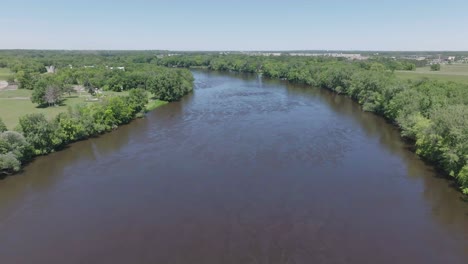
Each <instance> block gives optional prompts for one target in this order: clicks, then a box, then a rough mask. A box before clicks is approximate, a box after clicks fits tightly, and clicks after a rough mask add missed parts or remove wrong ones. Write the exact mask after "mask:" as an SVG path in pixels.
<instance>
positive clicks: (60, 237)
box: [0, 71, 468, 263]
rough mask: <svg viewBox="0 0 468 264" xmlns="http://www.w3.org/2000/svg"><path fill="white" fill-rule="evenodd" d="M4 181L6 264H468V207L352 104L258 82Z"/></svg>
mask: <svg viewBox="0 0 468 264" xmlns="http://www.w3.org/2000/svg"><path fill="white" fill-rule="evenodd" d="M194 74H195V77H196V81H195V82H196V89H195V92H194V93H193V94H192V95H189V96H187V97H185V98H184V99H183V100H182V101H181V102H178V103H171V104H168V105H165V106H163V107H161V108H159V109H157V110H156V111H153V112H151V113H148V115H147V117H146V118H145V119H139V120H135V121H134V122H132V123H131V124H129V125H126V126H122V127H120V128H119V129H118V130H116V131H113V132H112V133H108V134H105V135H102V136H100V137H98V138H93V139H90V140H86V141H82V142H78V143H75V144H73V145H72V146H70V148H68V149H66V150H64V151H61V152H58V153H54V154H52V155H49V156H46V157H40V158H37V159H36V160H35V161H34V162H32V163H31V164H30V165H29V166H27V167H26V169H25V171H24V172H23V173H21V174H19V175H16V176H13V177H9V178H6V179H4V180H2V181H0V190H1V191H0V261H1V263H465V260H466V258H467V257H468V224H467V223H468V206H467V204H466V203H465V202H463V201H461V199H460V194H459V193H458V192H457V191H456V190H455V189H454V188H451V187H450V186H449V185H450V182H449V181H447V180H446V179H444V178H442V177H438V176H437V174H436V172H434V171H433V169H432V168H431V167H429V166H426V165H425V164H424V163H423V162H422V161H420V160H419V159H418V158H417V157H416V156H415V155H414V153H412V152H411V151H409V146H407V145H406V144H405V143H404V142H403V141H402V140H401V139H400V136H399V132H398V130H397V129H395V128H394V127H392V126H391V125H389V124H387V123H386V122H385V120H383V119H382V118H379V117H376V116H375V115H372V114H370V113H366V112H362V111H361V109H360V107H359V106H358V105H357V104H355V103H354V102H352V101H351V100H349V99H348V98H346V97H344V96H340V95H336V94H333V93H331V92H329V91H326V90H323V89H315V88H306V87H303V86H300V85H293V84H288V83H286V82H280V81H276V80H269V79H264V78H261V77H260V76H255V75H254V76H252V75H246V74H225V73H207V72H203V71H196V72H194Z"/></svg>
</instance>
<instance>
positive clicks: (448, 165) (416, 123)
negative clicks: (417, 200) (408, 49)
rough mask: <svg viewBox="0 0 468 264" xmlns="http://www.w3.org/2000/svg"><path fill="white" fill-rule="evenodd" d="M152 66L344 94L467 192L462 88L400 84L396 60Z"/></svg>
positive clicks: (210, 59)
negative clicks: (257, 77) (244, 75)
mask: <svg viewBox="0 0 468 264" xmlns="http://www.w3.org/2000/svg"><path fill="white" fill-rule="evenodd" d="M158 63H159V64H160V65H164V66H169V67H205V68H208V69H211V70H219V71H234V72H248V73H258V74H262V75H263V76H266V77H269V78H279V79H283V80H288V81H291V82H297V83H304V84H308V85H311V86H314V87H322V88H326V89H330V90H332V91H334V92H336V93H339V94H344V95H347V96H349V97H351V98H352V99H354V100H355V101H357V102H358V103H359V104H361V105H362V108H363V110H364V111H370V112H374V113H376V114H378V115H381V116H383V117H385V118H387V119H388V120H389V121H390V122H393V123H394V124H395V125H397V126H398V127H399V128H400V129H401V134H402V136H403V137H405V138H407V139H408V140H411V141H413V142H414V146H415V152H416V153H417V154H418V155H420V156H421V157H423V158H424V159H425V160H427V161H430V162H431V163H433V164H435V165H436V166H437V167H438V168H440V169H441V170H443V171H444V172H445V173H446V174H447V175H450V176H452V177H454V178H455V179H456V180H457V181H458V183H459V184H460V186H461V188H462V191H463V192H464V193H465V194H468V87H467V86H466V85H464V84H460V83H455V82H441V81H433V80H425V79H422V80H420V81H402V80H399V79H397V78H396V77H395V75H394V74H393V70H394V69H395V63H396V62H394V61H391V60H369V61H358V62H353V61H344V60H339V59H327V58H322V57H316V58H303V57H291V56H280V57H272V56H271V57H265V56H258V57H256V56H243V55H200V54H199V55H192V56H187V55H185V56H170V57H164V58H162V59H160V60H159V61H158ZM400 63H401V65H408V64H407V63H406V62H400ZM403 67H405V66H403ZM409 67H412V66H409Z"/></svg>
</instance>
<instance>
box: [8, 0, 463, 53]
mask: <svg viewBox="0 0 468 264" xmlns="http://www.w3.org/2000/svg"><path fill="white" fill-rule="evenodd" d="M0 25H1V30H0V49H16V48H18V49H106V50H110V49H166V50H317V49H321V50H468V0H444V1H442V0H438V1H433V0H386V1H381V0H347V1H340V0H318V1H313V0H309V1H306V0H287V1H286V0H285V1H276V0H268V1H267V0H237V1H223V0H217V1H215V0H193V1H190V0H153V1H150V0H131V1H130V0H129V1H121V0H113V1H110V0H73V1H70V0H3V1H2V3H1V4H0Z"/></svg>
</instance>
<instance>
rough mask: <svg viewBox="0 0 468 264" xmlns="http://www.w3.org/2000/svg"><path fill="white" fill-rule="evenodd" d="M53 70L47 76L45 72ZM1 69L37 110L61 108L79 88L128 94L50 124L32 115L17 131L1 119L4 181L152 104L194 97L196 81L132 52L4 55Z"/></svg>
mask: <svg viewBox="0 0 468 264" xmlns="http://www.w3.org/2000/svg"><path fill="white" fill-rule="evenodd" d="M51 66H53V67H54V70H53V71H52V72H47V69H46V67H49V68H50V67H51ZM0 67H3V68H9V69H10V71H11V72H12V73H13V74H12V75H11V77H10V78H9V80H8V82H9V83H10V84H15V85H18V87H19V89H27V90H32V96H31V101H32V102H33V103H35V104H37V106H38V107H53V106H55V105H56V104H60V102H61V100H62V96H63V95H64V94H67V93H74V92H76V90H75V88H76V87H81V88H83V89H85V90H86V91H87V92H89V93H90V94H92V95H95V94H96V93H99V92H100V91H115V92H122V91H127V92H126V93H125V95H120V96H111V97H108V98H102V99H101V100H99V101H98V102H96V103H93V104H80V105H75V106H73V107H71V106H69V107H68V111H66V112H63V113H60V114H59V115H57V116H56V117H55V118H53V119H52V120H49V119H48V118H46V116H44V115H43V114H39V113H30V114H27V115H25V116H23V117H21V118H20V120H19V125H18V126H17V127H16V128H15V129H14V131H7V127H6V126H5V124H4V123H3V122H2V120H1V116H2V115H7V114H8V113H1V115H0V175H1V174H10V173H12V172H16V171H19V170H20V169H21V166H22V165H23V164H25V163H26V162H28V161H30V160H31V159H32V158H33V157H34V156H37V155H44V154H47V153H50V152H54V151H57V150H60V149H62V148H63V147H65V146H66V145H67V144H69V143H71V142H74V141H78V140H82V139H86V138H89V137H92V136H96V135H99V134H102V133H104V132H107V131H110V130H113V129H115V128H117V126H119V125H121V124H126V123H129V122H130V121H131V120H133V119H134V118H136V117H142V116H143V115H144V112H145V111H147V109H146V105H147V103H148V98H149V97H150V96H149V95H151V97H152V98H153V99H158V100H162V101H167V102H172V101H177V100H179V99H180V98H181V97H182V96H184V95H186V94H187V93H189V92H190V91H192V86H193V76H192V74H191V72H190V71H188V70H186V69H173V68H166V67H162V66H158V65H156V64H154V63H153V64H151V63H148V62H147V61H146V60H144V59H141V56H139V55H138V54H133V53H132V52H127V53H112V56H109V55H108V54H107V53H106V52H102V53H101V52H99V53H94V52H91V53H88V52H77V53H75V52H59V51H57V52H52V51H2V52H0Z"/></svg>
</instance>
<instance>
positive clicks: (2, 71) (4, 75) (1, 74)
mask: <svg viewBox="0 0 468 264" xmlns="http://www.w3.org/2000/svg"><path fill="white" fill-rule="evenodd" d="M11 75H12V73H11V72H10V70H9V69H8V68H0V80H7V79H8V77H9V76H11Z"/></svg>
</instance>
